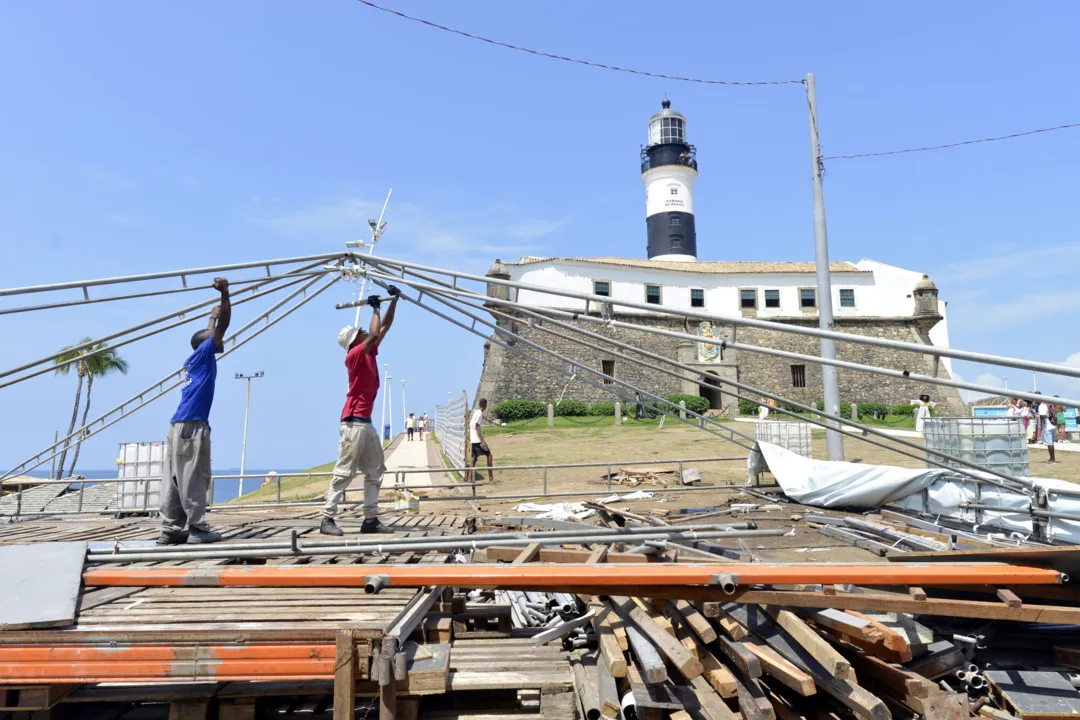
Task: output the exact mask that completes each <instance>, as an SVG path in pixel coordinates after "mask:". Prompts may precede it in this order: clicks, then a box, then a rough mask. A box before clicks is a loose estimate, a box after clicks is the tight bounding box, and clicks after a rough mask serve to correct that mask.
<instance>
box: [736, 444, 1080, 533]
mask: <svg viewBox="0 0 1080 720" xmlns="http://www.w3.org/2000/svg"><path fill="white" fill-rule="evenodd" d="M748 468H749V471H750V473H751V474H757V473H759V472H761V471H762V470H769V471H770V472H771V473H772V474H773V476H774V477H775V478H776V481H777V483H779V484H780V487H781V488H783V490H784V494H785V495H787V496H788V497H790V498H791V499H792V500H795V501H796V502H798V503H801V504H803V505H811V506H814V507H826V508H876V507H881V506H882V505H886V504H889V503H893V504H895V505H896V506H897V507H899V508H901V509H904V510H908V511H913V512H918V513H926V514H929V515H934V516H938V517H945V518H951V519H954V520H959V521H961V522H964V523H968V524H971V525H973V526H975V527H974V530H975V532H980V531H984V532H985V531H993V532H995V533H1001V532H1004V533H1005V534H1006V535H1009V536H1013V537H1025V538H1026V537H1027V536H1029V535H1031V534H1032V532H1033V529H1034V528H1033V520H1032V515H1031V512H1030V510H1031V501H1032V497H1033V495H1034V494H1035V493H1043V492H1045V494H1046V498H1047V501H1046V510H1047V511H1049V512H1052V513H1065V514H1069V515H1076V516H1078V517H1080V497H1077V496H1075V495H1066V494H1062V493H1061V492H1055V490H1071V491H1073V492H1076V491H1077V490H1078V489H1080V488H1078V487H1077V485H1075V484H1073V483H1069V482H1065V481H1063V480H1055V479H1052V478H1030V480H1031V481H1032V482H1033V483H1034V486H1035V489H1034V490H1033V491H1029V490H1021V489H1016V490H1010V489H1007V488H1002V487H999V486H997V485H991V484H989V483H977V482H976V481H975V480H974V479H973V478H971V477H968V476H965V475H958V474H957V473H956V472H955V471H952V470H945V469H939V468H901V467H894V466H891V465H866V464H863V463H849V462H832V461H828V460H811V459H808V458H804V457H802V456H800V455H796V454H795V453H793V452H791V451H789V450H785V449H784V448H782V447H780V446H779V445H773V444H771V443H763V442H759V443H758V444H757V445H756V446H755V448H754V450H753V451H751V453H750V457H749V459H748ZM987 478H993V476H991V475H987ZM995 482H996V479H995ZM980 485H981V487H979V486H980ZM964 504H976V505H984V506H997V507H1000V508H1002V509H1001V510H986V509H973V508H962V507H960V506H961V505H964ZM1048 523H1049V529H1050V535H1051V537H1052V538H1053V539H1054V540H1056V541H1062V542H1067V543H1080V521H1078V520H1069V519H1063V518H1049V519H1048Z"/></svg>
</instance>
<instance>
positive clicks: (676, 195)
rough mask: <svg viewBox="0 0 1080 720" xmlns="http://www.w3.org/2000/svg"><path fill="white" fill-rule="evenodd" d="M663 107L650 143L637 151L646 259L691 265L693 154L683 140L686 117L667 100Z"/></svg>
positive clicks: (653, 119)
mask: <svg viewBox="0 0 1080 720" xmlns="http://www.w3.org/2000/svg"><path fill="white" fill-rule="evenodd" d="M661 104H662V108H661V109H660V110H659V111H658V112H657V113H656V114H655V115H653V116H652V117H651V118H649V144H648V145H647V146H645V147H644V148H642V150H641V179H642V180H644V181H645V223H646V226H647V228H648V232H649V244H648V253H649V259H650V260H674V261H680V262H694V261H696V260H697V232H696V231H695V229H694V180H695V179H696V178H697V159H696V158H695V155H696V153H697V151H696V149H695V148H694V146H693V145H690V144H689V143H687V142H686V118H685V117H683V116H682V114H681V113H679V112H678V111H676V110H672V109H671V101H669V100H667V99H665V100H664V102H663V103H661Z"/></svg>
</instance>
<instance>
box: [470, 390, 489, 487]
mask: <svg viewBox="0 0 1080 720" xmlns="http://www.w3.org/2000/svg"><path fill="white" fill-rule="evenodd" d="M487 404H488V403H487V399H486V398H480V402H478V403H477V404H476V405H477V407H476V409H475V410H473V411H472V417H471V418H470V419H469V439H470V442H472V466H473V467H476V461H477V460H479V459H480V458H482V457H487V465H488V481H489V482H495V474H494V472H493V471H492V470H491V463H492V462H493V459H492V457H491V448H489V447H488V444H487V441H486V440H484V429H483V428H482V427H480V426H481V425H482V424H483V422H484V411H485V410H487ZM475 477H476V471H475V470H470V471H469V479H468V482H473V479H474V478H475Z"/></svg>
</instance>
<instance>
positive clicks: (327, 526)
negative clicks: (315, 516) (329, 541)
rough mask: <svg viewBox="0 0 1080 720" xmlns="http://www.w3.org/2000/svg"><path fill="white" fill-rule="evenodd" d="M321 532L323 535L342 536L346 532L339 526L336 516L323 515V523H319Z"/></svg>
mask: <svg viewBox="0 0 1080 720" xmlns="http://www.w3.org/2000/svg"><path fill="white" fill-rule="evenodd" d="M319 532H321V533H322V534H323V535H337V536H341V535H344V534H345V531H344V530H342V529H341V528H339V527H338V526H337V523H336V522H334V518H329V517H325V516H324V517H323V519H322V524H321V525H319Z"/></svg>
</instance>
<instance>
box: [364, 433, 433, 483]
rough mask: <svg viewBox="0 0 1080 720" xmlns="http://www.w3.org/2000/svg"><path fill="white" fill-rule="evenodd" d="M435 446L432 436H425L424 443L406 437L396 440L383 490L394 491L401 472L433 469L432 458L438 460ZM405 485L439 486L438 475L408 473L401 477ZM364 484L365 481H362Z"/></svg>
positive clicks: (391, 450)
mask: <svg viewBox="0 0 1080 720" xmlns="http://www.w3.org/2000/svg"><path fill="white" fill-rule="evenodd" d="M437 457H438V455H437V453H436V451H435V444H434V443H433V442H431V436H430V435H425V436H424V441H423V442H421V441H420V439H419V438H417V439H415V440H412V441H411V442H410V441H409V440H407V439H406V438H405V436H404V435H402V436H401V437H399V438H398V439H396V440H395V441H394V443H393V445H392V446H391V448H390V450H389V451H388V452H387V455H386V474H385V475H383V481H382V487H383V489H392V488H393V487H394V481H395V480H396V473H397V471H399V470H419V469H423V468H429V467H433V466H432V464H431V458H437ZM401 477H402V478H403V479H404V483H403V485H404V486H405V487H410V488H418V487H428V486H430V485H438V484H439V482H440V481H439V474H438V473H406V474H404V475H402V476H401ZM360 483H361V484H362V483H363V479H362V478H361V479H360Z"/></svg>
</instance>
